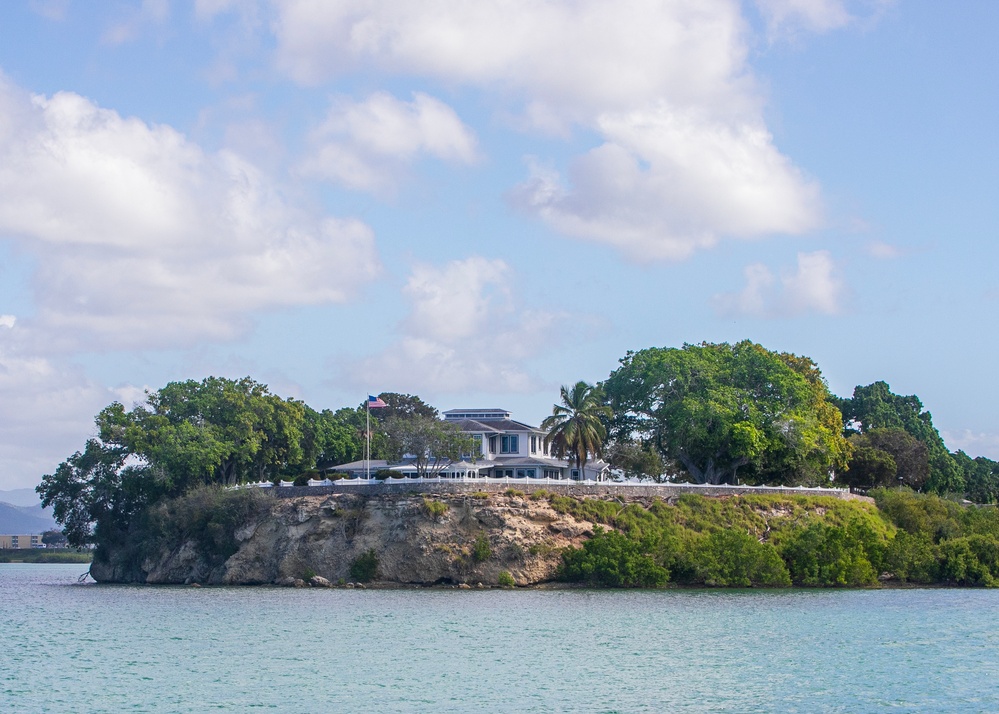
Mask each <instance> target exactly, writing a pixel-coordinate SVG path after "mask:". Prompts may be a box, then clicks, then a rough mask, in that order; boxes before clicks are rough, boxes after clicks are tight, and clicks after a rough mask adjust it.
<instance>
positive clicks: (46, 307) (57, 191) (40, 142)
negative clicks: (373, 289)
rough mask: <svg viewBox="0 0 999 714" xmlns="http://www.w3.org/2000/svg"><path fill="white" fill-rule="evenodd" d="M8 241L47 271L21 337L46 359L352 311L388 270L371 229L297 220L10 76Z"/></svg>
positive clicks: (0, 191)
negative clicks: (82, 349)
mask: <svg viewBox="0 0 999 714" xmlns="http://www.w3.org/2000/svg"><path fill="white" fill-rule="evenodd" d="M0 235H3V236H9V237H14V238H15V239H17V240H19V241H20V242H21V243H22V244H23V245H24V246H26V248H27V250H28V251H29V252H32V253H34V254H35V255H36V257H37V262H38V269H37V274H36V277H35V281H34V285H35V291H36V301H37V315H36V317H34V318H32V319H30V320H27V319H26V320H24V321H23V322H22V323H21V324H23V325H24V327H25V329H26V331H28V332H34V333H37V334H35V339H36V340H44V341H45V343H46V344H47V346H56V345H57V344H58V342H60V341H63V342H65V344H66V346H74V345H76V346H78V345H80V344H86V345H87V346H88V347H91V348H95V349H98V348H122V347H152V346H158V345H171V346H179V345H181V344H188V343H191V342H193V341H194V340H197V339H200V338H205V337H208V338H223V339H224V338H227V337H231V336H233V335H236V334H239V333H240V332H241V331H242V330H244V329H245V328H246V326H247V324H248V322H247V320H248V317H249V315H250V314H251V313H252V312H253V311H256V310H263V309H268V308H280V307H287V306H295V305H306V304H310V305H311V304H321V303H329V302H341V301H344V300H346V299H348V298H349V297H350V296H351V295H352V294H353V293H354V291H355V290H356V289H357V288H358V287H359V286H360V285H362V284H363V283H365V282H366V281H367V280H369V279H370V278H371V277H372V276H374V275H375V274H376V273H377V271H378V270H379V263H378V259H377V256H376V254H375V250H374V240H373V236H372V232H371V230H370V229H369V228H368V227H367V226H366V225H364V224H362V223H360V222H359V221H355V220H349V219H348V220H344V219H335V218H323V217H320V216H316V215H314V214H313V213H311V212H309V211H306V210H303V209H301V208H298V207H297V206H296V205H295V204H294V203H292V202H291V201H290V200H289V198H288V196H287V194H286V192H285V191H284V190H283V189H282V187H281V186H278V185H275V184H273V183H272V182H271V181H269V180H268V179H267V178H266V177H264V176H263V175H262V173H261V172H260V171H259V170H258V169H257V168H256V167H255V166H254V165H252V164H250V163H249V162H247V161H245V160H244V159H242V158H240V157H239V156H237V155H235V154H233V153H230V152H221V153H218V154H209V153H206V152H205V151H203V150H202V149H201V148H200V147H198V146H197V145H196V144H194V143H192V142H190V141H189V140H188V139H187V138H185V137H184V136H183V135H181V134H180V133H178V132H176V131H175V130H173V129H171V128H170V127H167V126H156V125H153V126H150V125H147V124H145V123H143V122H142V121H139V120H137V119H133V118H123V117H121V116H119V115H118V114H117V113H115V112H113V111H110V110H107V109H102V108H100V107H97V106H95V105H94V104H93V103H91V102H90V101H89V100H87V99H85V98H84V97H81V96H79V95H76V94H71V93H59V94H56V95H55V96H53V97H41V96H28V95H27V94H26V93H24V92H22V91H20V90H18V89H17V88H16V87H14V86H13V85H12V84H11V83H10V82H8V81H7V80H6V79H4V78H3V76H2V75H0Z"/></svg>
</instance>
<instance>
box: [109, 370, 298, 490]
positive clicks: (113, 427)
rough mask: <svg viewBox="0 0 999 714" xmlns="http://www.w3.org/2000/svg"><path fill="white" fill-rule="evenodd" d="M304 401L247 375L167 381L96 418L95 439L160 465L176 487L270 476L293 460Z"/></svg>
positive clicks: (286, 468)
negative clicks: (141, 400) (142, 399)
mask: <svg viewBox="0 0 999 714" xmlns="http://www.w3.org/2000/svg"><path fill="white" fill-rule="evenodd" d="M304 422H305V406H304V405H303V404H302V403H301V402H297V401H295V400H291V399H289V400H284V399H281V398H280V397H278V396H275V395H273V394H271V393H270V392H269V391H268V390H267V387H266V385H263V384H259V383H257V382H255V381H253V380H252V379H250V378H249V377H244V378H243V379H239V380H231V379H224V378H220V377H208V378H206V379H204V380H202V381H201V382H197V381H194V380H188V381H185V382H171V383H169V384H167V385H166V386H165V387H163V388H162V389H160V390H158V391H156V392H147V395H146V403H145V404H142V405H139V406H136V407H135V408H133V409H132V410H131V411H127V412H126V411H125V408H124V407H123V406H122V405H121V404H118V403H114V404H112V405H111V406H109V407H107V408H106V409H104V410H103V411H102V412H101V413H100V414H99V415H98V416H97V425H98V429H99V433H100V436H101V440H102V441H103V442H104V443H105V444H113V445H119V446H120V447H121V448H123V449H124V450H125V452H126V453H128V454H131V455H133V456H135V457H138V458H139V459H142V460H143V461H144V462H145V463H147V464H150V465H154V466H155V467H156V468H158V469H160V470H162V471H163V472H164V473H165V474H166V475H167V477H168V478H169V479H170V481H171V485H172V487H173V490H174V491H175V492H176V493H180V492H183V491H184V490H186V489H187V488H189V487H191V486H193V485H195V484H197V483H206V484H208V483H217V484H221V485H233V484H237V483H241V482H244V481H249V480H260V479H268V480H270V479H274V478H277V477H278V476H279V475H280V474H282V473H285V472H287V470H288V469H289V467H293V466H296V465H300V464H302V463H303V461H304V457H305V454H304V452H303V450H302V439H303V426H304Z"/></svg>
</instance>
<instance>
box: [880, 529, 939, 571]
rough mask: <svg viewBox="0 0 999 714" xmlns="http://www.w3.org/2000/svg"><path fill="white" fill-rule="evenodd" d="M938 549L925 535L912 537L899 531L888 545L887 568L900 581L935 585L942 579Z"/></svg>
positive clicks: (905, 532) (919, 534)
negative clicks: (934, 583)
mask: <svg viewBox="0 0 999 714" xmlns="http://www.w3.org/2000/svg"><path fill="white" fill-rule="evenodd" d="M938 550H939V549H938V547H937V546H935V545H934V544H933V541H932V540H931V539H930V537H929V536H928V535H927V534H925V533H917V534H915V535H912V534H910V533H908V532H907V531H899V532H898V533H896V534H895V538H894V539H893V540H892V542H891V543H889V544H888V550H887V552H886V553H885V568H886V569H887V570H888V572H890V573H892V574H893V575H894V576H895V577H896V578H898V579H899V580H902V581H905V582H910V583H933V582H936V581H937V579H938V578H939V577H940V556H939V552H938Z"/></svg>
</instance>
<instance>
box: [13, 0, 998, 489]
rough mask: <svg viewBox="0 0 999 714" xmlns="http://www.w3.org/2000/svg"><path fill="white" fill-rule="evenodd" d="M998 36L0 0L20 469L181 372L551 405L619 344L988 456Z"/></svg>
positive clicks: (514, 6)
mask: <svg viewBox="0 0 999 714" xmlns="http://www.w3.org/2000/svg"><path fill="white" fill-rule="evenodd" d="M997 28H999V4H997V3H986V2H955V3H939V2H930V1H928V0H927V1H924V2H916V1H913V2H906V1H905V0H898V1H897V2H891V1H889V0H866V1H865V0H858V1H849V0H746V1H745V2H737V1H735V0H663V1H661V2H655V1H651V0H619V1H618V2H614V3H608V2H605V1H604V0H548V1H546V2H537V1H534V2H528V1H525V0H479V1H477V2H474V3H468V2H461V1H460V0H423V1H419V2H410V3H390V2H363V1H359V0H341V1H339V2H321V1H319V0H283V1H281V2H278V1H277V0H275V1H274V2H268V1H267V0H245V1H243V0H194V1H193V2H192V1H186V2H180V1H175V2H171V1H169V0H144V1H142V2H124V1H122V2H107V3H91V2H83V1H82V0H81V1H76V2H74V1H72V0H29V1H24V2H17V1H14V0H11V1H10V2H4V3H0V489H13V488H22V487H29V486H34V485H35V484H37V483H38V482H39V480H40V478H41V476H42V475H43V474H46V473H51V472H52V471H53V470H54V469H55V468H56V466H57V465H58V464H59V462H60V461H62V460H63V459H65V458H66V457H67V456H69V455H70V454H72V453H73V452H74V451H76V450H78V449H81V448H82V447H83V445H84V443H85V441H86V439H87V438H88V437H90V436H92V435H93V434H94V426H93V417H94V415H95V414H96V413H97V412H98V411H99V410H100V409H102V408H103V407H104V406H106V405H107V404H109V403H111V402H113V401H120V402H122V403H123V404H125V405H126V406H127V407H131V406H132V405H133V404H135V403H138V402H141V400H142V399H143V394H144V390H156V389H158V388H160V387H162V386H164V385H165V384H167V383H168V382H171V381H176V380H186V379H197V380H200V379H203V378H204V377H207V376H210V375H215V376H225V377H231V378H237V377H242V376H246V375H249V376H251V377H253V378H254V379H256V380H258V381H260V382H263V383H265V384H267V385H269V387H270V389H271V391H272V392H274V393H276V394H279V395H281V396H283V397H293V398H296V399H301V400H304V401H305V402H306V403H308V404H309V405H310V406H312V407H313V408H315V409H319V410H322V409H327V408H329V409H337V408H340V407H343V406H350V407H353V406H356V405H357V404H359V403H361V401H362V400H363V399H364V398H365V396H366V395H367V394H369V393H370V394H377V393H379V392H383V391H391V392H403V393H410V394H418V395H420V396H421V397H422V398H423V399H424V400H426V401H428V402H429V403H431V404H433V405H435V406H437V407H438V408H440V409H442V410H444V409H451V408H460V407H500V408H505V409H509V410H510V411H511V412H513V415H514V418H516V419H519V420H521V421H525V422H528V423H533V424H537V423H539V422H540V421H541V420H542V419H543V418H544V417H545V416H547V415H548V414H550V413H551V407H552V404H553V403H554V402H555V401H557V398H558V389H559V386H560V385H562V384H571V383H574V382H576V381H577V380H580V379H583V380H586V381H589V382H596V381H599V380H603V379H606V378H607V376H608V375H609V374H610V373H611V372H612V371H613V370H614V369H615V367H616V366H617V364H618V360H620V359H621V358H622V357H624V356H625V355H626V354H627V352H628V351H629V350H640V349H644V348H647V347H680V346H681V345H683V344H684V343H691V344H696V343H700V342H702V341H708V342H734V341H738V340H742V339H750V340H753V341H755V342H759V343H760V344H762V345H764V346H765V347H767V348H769V349H772V350H778V351H786V352H793V353H796V354H800V355H807V356H809V357H811V358H812V359H814V360H815V361H816V362H817V363H818V364H819V366H820V367H821V369H822V371H823V374H824V375H825V377H826V379H827V380H828V382H829V386H830V389H831V390H832V392H833V393H835V394H838V395H841V396H849V395H850V394H852V391H853V388H854V387H855V386H857V385H866V384H869V383H871V382H873V381H876V380H884V381H886V382H888V383H889V384H890V385H891V388H892V390H893V391H894V392H896V393H898V394H917V395H918V396H919V397H920V398H921V399H922V401H923V404H924V405H925V407H926V408H927V409H929V410H930V412H931V413H932V415H933V419H934V423H935V425H936V426H937V428H938V429H939V430H940V431H941V433H942V435H943V436H944V439H945V440H946V442H947V445H948V446H949V447H950V448H951V449H952V450H956V449H964V450H965V451H966V452H967V453H969V454H970V455H972V456H987V457H990V458H993V459H999V410H997V408H996V406H995V405H996V404H999V382H997V380H996V378H995V376H994V375H995V371H994V355H995V354H997V353H999V336H997V333H996V330H995V326H996V317H995V315H996V314H997V312H999V275H997V271H996V266H997V265H999V255H997V253H999V248H997V237H999V200H997V187H999V133H997V131H996V127H999V91H997V90H999V79H997V78H999V66H997V65H999V53H996V52H995V35H996V31H997ZM990 315H991V317H990Z"/></svg>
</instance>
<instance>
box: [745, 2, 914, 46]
mask: <svg viewBox="0 0 999 714" xmlns="http://www.w3.org/2000/svg"><path fill="white" fill-rule="evenodd" d="M894 3H895V0H756V6H757V7H758V8H759V10H760V13H761V14H762V15H763V18H764V19H765V20H766V23H767V31H768V34H769V35H770V37H771V39H774V38H777V37H781V36H786V35H794V34H796V33H797V32H799V31H806V32H816V33H822V32H829V31H831V30H838V29H840V28H843V27H846V26H848V25H852V24H854V23H857V22H858V21H871V20H874V21H876V20H877V18H878V17H879V16H880V15H881V14H882V13H883V12H884V10H885V9H886V8H888V7H890V6H891V5H893V4H894Z"/></svg>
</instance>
